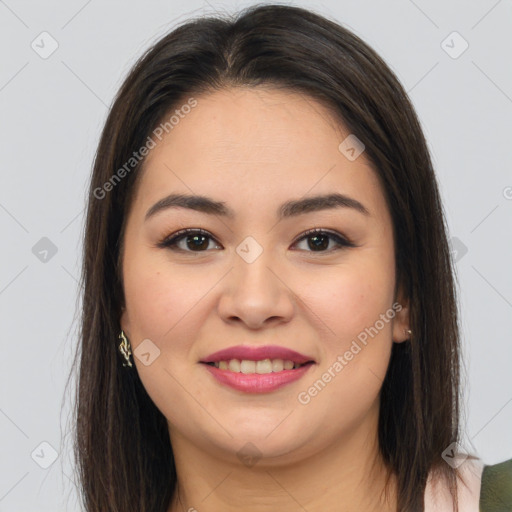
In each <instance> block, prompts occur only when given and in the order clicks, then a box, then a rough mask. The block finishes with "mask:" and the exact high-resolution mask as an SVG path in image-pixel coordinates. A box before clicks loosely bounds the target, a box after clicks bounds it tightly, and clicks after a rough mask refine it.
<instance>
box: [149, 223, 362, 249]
mask: <svg viewBox="0 0 512 512" xmlns="http://www.w3.org/2000/svg"><path fill="white" fill-rule="evenodd" d="M190 235H204V236H207V237H208V238H211V239H212V240H214V241H216V240H215V238H214V237H213V236H212V235H211V234H210V233H208V231H205V230H204V229H199V228H187V229H182V230H180V231H177V232H176V233H174V234H172V235H170V236H168V237H166V238H164V239H163V240H162V241H160V242H159V243H158V244H157V247H159V248H161V249H165V248H166V249H171V250H172V251H181V252H189V253H201V252H207V250H204V251H190V250H185V249H180V248H178V247H176V244H177V242H179V241H180V240H181V239H184V238H186V237H187V236H190ZM313 235H327V236H329V237H330V238H331V239H332V240H334V241H335V242H336V243H337V244H338V247H336V248H334V249H327V250H325V251H306V252H312V253H316V252H320V253H331V252H333V251H337V250H339V249H342V248H347V247H357V246H356V245H355V244H354V243H353V242H352V241H351V240H349V239H348V238H346V237H343V236H341V235H340V234H339V233H336V232H335V231H330V230H326V229H321V228H313V229H309V230H307V231H305V232H304V233H302V234H301V235H300V237H299V238H297V239H296V240H295V241H294V242H293V245H295V244H297V243H299V242H301V241H302V240H304V239H307V238H308V237H311V236H313ZM217 243H218V242H217ZM218 245H220V244H218Z"/></svg>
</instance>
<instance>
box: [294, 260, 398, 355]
mask: <svg viewBox="0 0 512 512" xmlns="http://www.w3.org/2000/svg"><path fill="white" fill-rule="evenodd" d="M394 284H395V279H394V271H393V267H392V266H390V265H383V262H382V260H381V261H379V260H378V259H375V258H373V259H369V258H366V259H363V258H360V259H359V262H358V263H357V264H351V263H350V264H349V263H348V264H347V265H346V266H345V265H343V266H342V265H339V266H335V267H332V269H331V271H329V272H324V273H322V274H319V275H318V278H313V279H310V280H308V283H307V284H305V285H303V287H302V288H303V294H301V297H302V299H303V300H304V303H305V304H306V305H307V306H308V307H309V308H310V309H311V311H312V312H313V313H314V314H315V315H316V316H317V318H318V321H319V322H320V325H323V327H322V331H324V332H325V333H326V335H327V337H328V338H330V337H333V338H336V339H335V342H336V343H337V345H338V346H339V344H340V342H343V340H347V339H348V337H355V336H357V335H358V334H359V333H360V332H361V331H363V330H364V329H365V328H367V327H370V326H371V325H373V324H375V322H376V321H377V320H378V319H379V318H380V315H381V314H385V313H386V311H387V310H388V309H389V308H390V307H391V305H392V301H393V293H394ZM379 325H380V324H379ZM387 329H389V330H390V327H389V326H388V324H386V327H385V329H383V331H385V330H387Z"/></svg>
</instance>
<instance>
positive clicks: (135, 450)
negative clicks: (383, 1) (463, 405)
mask: <svg viewBox="0 0 512 512" xmlns="http://www.w3.org/2000/svg"><path fill="white" fill-rule="evenodd" d="M257 85H269V86H275V87H280V88H284V89H287V90H290V91H295V92H298V93H301V94H304V95H307V96H308V97H311V98H313V99H316V100H318V101H320V102H322V103H323V104H324V105H326V106H327V107H328V108H329V109H330V110H331V111H332V112H333V113H334V114H335V115H336V116H337V118H338V119H339V120H340V121H341V122H342V123H343V124H344V125H345V127H347V128H348V129H349V130H350V133H353V134H355V135H356V136H357V137H358V138H359V139H360V140H361V141H363V142H364V144H365V155H366V157H367V158H369V159H370V161H371V162H372V163H373V165H374V167H375V169H376V172H377V173H378V176H379V179H380V182H381V184H382V188H383V191H384V193H385V197H386V200H387V203H388V207H389V210H390V212H391V216H392V221H393V229H394V235H395V254H396V271H397V283H396V286H397V289H398V286H399V284H400V285H401V286H402V287H403V290H404V291H405V295H406V296H407V297H408V299H409V305H410V315H411V316H410V326H411V329H412V332H413V336H412V340H411V341H409V342H405V343H399V344H398V343H394V344H393V349H392V355H391V361H390V364H389V368H388V371H387V375H386V378H385V380H384V383H383V386H382V390H381V406H380V418H379V434H378V435H379V444H380V450H381V453H382V455H383V458H384V460H385V462H386V463H387V465H388V467H389V469H390V472H393V473H394V474H396V475H397V481H398V509H399V510H401V511H410V512H418V511H423V509H424V505H423V493H424V489H425V485H426V479H427V475H428V474H429V471H436V472H438V473H439V474H440V475H442V476H443V477H445V478H446V479H447V482H448V484H449V485H450V488H451V490H452V495H453V498H454V502H455V507H456V505H457V504H456V502H457V500H456V494H455V492H454V491H455V489H456V481H457V474H458V471H457V470H456V469H454V468H452V467H451V466H450V465H448V464H447V463H446V462H445V461H444V460H443V458H442V452H443V450H445V449H446V448H447V447H448V446H449V445H450V444H451V443H453V442H458V441H459V436H460V432H459V429H460V427H459V402H460V397H459V394H460V382H459V379H460V361H459V357H460V355H459V351H460V348H459V326H458V312H457V304H456V296H455V279H454V270H453V266H452V265H453V264H452V261H451V258H450V251H449V245H448V241H447V228H446V224H445V220H444V214H443V209H442V205H441V201H440V194H439V191H438V187H437V183H436V179H435V175H434V171H433V168H432V163H431V159H430V155H429V151H428V149H427V144H426V142H425V138H424V135H423V133H422V130H421V127H420V124H419V121H418V119H417V116H416V113H415V111H414V108H413V106H412V105H411V103H410V100H409V99H408V97H407V94H406V92H405V91H404V89H403V87H402V86H401V84H400V83H399V81H398V79H397V78H396V76H395V75H394V74H393V72H392V71H391V70H390V68H389V67H388V66H387V65H386V64H385V62H384V61H383V60H382V59H381V58H380V57H379V56H378V55H377V54H376V53H375V52H374V51H373V50H372V49H371V48H370V47H369V46H368V45H367V44H366V43H364V42H363V41H362V40H361V39H360V38H358V37H357V36H355V35H354V34H353V33H351V32H350V31H349V30H347V29H346V28H344V27H342V26H340V25H339V24H338V23H336V22H335V21H331V20H329V19H327V18H325V17H322V16H320V15H318V14H315V13H313V12H311V11H308V10H305V9H303V8H299V7H290V6H283V5H260V6H253V7H251V8H248V9H246V10H244V11H242V12H241V13H239V14H238V15H237V16H234V17H232V18H230V17H220V16H210V17H205V18H198V19H194V20H190V21H189V22H187V23H186V24H183V25H181V26H180V27H178V28H176V29H175V30H173V31H172V32H170V33H169V34H167V35H166V36H165V37H163V38H162V39H160V40H159V41H158V42H157V43H156V44H154V45H153V46H152V47H151V48H150V49H149V50H148V51H147V52H146V53H145V54H144V55H143V56H142V57H141V58H140V59H139V60H138V62H137V63H136V64H135V66H134V67H133V69H132V70H131V72H130V73H129V75H128V77H127V78H126V79H125V81H124V83H123V85H122V87H121V89H120V91H119V92H118V94H117V96H116V98H115V101H114V103H113V105H112V107H111V110H110V113H109V116H108V119H107V121H106V124H105V127H104V129H103V132H102V136H101V140H100V143H99V147H98V150H97V154H96V157H95V162H94V169H93V172H92V177H91V183H90V189H89V198H88V208H87V216H86V226H85V241H84V252H83V270H82V276H81V279H82V288H83V296H82V299H83V300H82V318H81V325H80V344H79V346H78V350H77V353H76V359H75V365H76V364H77V361H78V362H79V368H78V369H79V379H78V385H77V396H76V410H75V414H76V437H75V454H76V459H77V462H78V463H77V467H78V476H79V480H80V484H81V492H82V499H83V502H84V504H85V507H86V510H87V511H88V512H93V511H94V512H105V511H107V510H109V511H116V512H133V511H134V510H137V511H139V512H165V511H166V510H167V508H168V506H169V504H170V500H171V498H172V495H173V493H174V490H175V488H176V472H175V465H174V458H173V452H172V447H171V445H170V440H169V433H168V426H167V422H166V419H165V417H164V416H163V415H162V413H161V412H160V411H159V410H158V409H157V407H156V406H155V405H154V403H153V402H152V400H151V399H150V397H149V396H148V394H147V393H146V391H145V389H144V387H143V385H142V383H141V381H140V379H139V377H138V374H137V372H136V370H135V369H131V370H130V371H127V369H126V368H124V367H122V365H121V360H120V357H121V356H120V354H119V352H118V349H117V346H118V343H119V340H118V334H119V332H120V324H119V319H120V315H121V308H122V306H123V305H124V293H123V284H122V276H121V272H120V259H121V249H122V241H123V233H124V227H125V224H124V223H125V219H126V217H127V212H128V209H129V207H130V204H131V200H132V198H133V195H134V191H135V185H136V183H137V176H138V175H139V174H140V172H139V171H140V167H141V164H142V163H143V160H141V162H138V163H137V164H136V165H133V168H129V167H127V166H126V163H127V162H128V161H130V158H131V157H132V156H133V152H134V151H137V150H138V149H139V148H141V147H142V146H143V145H144V144H145V143H146V141H147V138H148V136H149V135H150V134H151V133H152V132H153V130H154V129H155V127H157V126H158V124H159V123H160V122H161V120H162V119H164V118H165V116H168V115H169V112H171V111H172V110H173V109H175V108H176V107H177V106H178V105H179V104H180V103H181V102H184V101H186V99H187V98H189V97H190V96H191V95H193V96H199V95H200V94H201V93H202V92H211V91H215V90H219V89H222V88H225V87H228V86H235V87H236V86H245V87H251V86H253V87H254V86H257ZM132 163H133V162H132ZM123 166H124V169H125V171H126V172H124V173H117V171H118V170H119V169H121V168H123ZM116 173H117V174H116ZM114 174H116V176H117V178H119V177H120V174H121V175H122V179H117V178H116V179H115V180H114V179H113V177H114ZM107 182H108V183H110V185H109V186H106V184H107Z"/></svg>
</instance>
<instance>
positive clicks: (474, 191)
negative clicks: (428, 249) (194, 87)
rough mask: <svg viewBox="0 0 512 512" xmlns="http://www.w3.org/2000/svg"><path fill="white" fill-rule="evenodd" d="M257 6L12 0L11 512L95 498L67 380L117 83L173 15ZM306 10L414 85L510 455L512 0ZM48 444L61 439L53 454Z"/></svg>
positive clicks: (7, 383) (4, 461)
mask: <svg viewBox="0 0 512 512" xmlns="http://www.w3.org/2000/svg"><path fill="white" fill-rule="evenodd" d="M248 4H249V3H247V2H223V3H221V2H214V1H213V0H212V1H211V2H209V3H204V2H199V1H194V0H187V1H186V2H185V1H181V2H180V1H176V0H171V1H167V2H164V1H157V0H152V1H148V2H141V1H140V2H135V1H131V2H114V1H103V2H101V1H99V0H89V1H84V0H73V1H68V2H56V1H46V2H36V1H21V0H6V1H0V52H1V53H0V55H1V58H0V62H1V67H0V112H1V118H0V119H1V122H0V144H1V147H0V149H1V152H0V155H1V160H0V170H1V171H0V172H1V177H2V181H1V183H2V186H1V187H0V228H1V233H2V240H3V242H2V247H3V249H2V251H1V253H0V254H1V265H0V314H1V318H0V321H1V325H0V329H1V332H2V339H1V355H2V357H0V376H1V377H0V378H1V386H0V390H1V395H0V434H1V435H0V446H1V457H0V512H11V511H16V512H24V511H52V512H55V511H62V510H67V511H75V510H79V507H78V505H77V494H76V489H75V487H74V484H73V470H72V461H73V457H72V455H71V437H70V435H69V427H70V425H69V419H68V417H69V411H70V403H71V397H72V386H73V381H72V382H71V385H70V387H69V388H68V389H67V391H66V388H65V384H66V378H67V375H68V373H69V368H70V363H71V355H72V353H73V349H74V347H75V345H76V317H75V314H76V306H77V304H78V302H77V299H76V297H77V292H78V290H77V278H78V276H79V272H80V249H81V240H82V235H83V231H82V229H83V228H82V224H83V211H84V210H83V209H84V204H85V203H84V198H85V185H86V183H87V181H88V179H89V173H90V169H91V162H92V159H93V155H94V152H95V149H96V144H97V142H98V138H99V133H100V129H101V127H102V124H103V122H104V120H105V118H106V114H107V110H108V106H109V105H110V103H111V101H112V98H113V95H114V94H115V92H116V90H117V89H118V87H119V86H120V84H121V81H122V79H123V77H124V76H125V75H126V73H127V72H128V70H129V68H130V66H131V65H132V64H133V62H134V60H135V59H136V58H137V57H138V56H139V55H140V54H141V53H142V52H143V51H144V50H145V49H146V48H147V47H148V46H149V45H150V44H151V43H152V42H154V41H155V40H156V39H158V38H159V37H161V36H162V35H163V34H165V33H166V32H167V31H168V30H170V29H171V28H172V27H174V26H176V25H177V24H179V23H181V22H182V21H184V20H185V19H186V18H187V17H189V16H191V15H198V14H207V13H212V12H214V11H229V12H231V11H233V10H235V9H238V8H240V7H243V6H246V5H248ZM296 5H301V6H305V7H310V8H313V9H314V10H316V11H318V12H320V13H322V14H325V15H327V16H330V17H333V18H335V19H337V20H338V21H339V22H341V23H342V24H344V25H345V26H347V27H349V28H351V29H352V30H353V31H354V32H355V33H356V34H357V35H359V36H360V37H362V38H363V39H364V40H365V41H366V42H368V43H369V44H370V45H371V46H372V47H373V48H374V49H375V50H376V51H377V52H379V53H380V55H381V56H382V57H383V58H384V59H385V60H386V61H387V62H388V64H389V65H390V66H391V68H392V69H393V70H394V71H395V73H396V74H397V76H398V77H399V79H400V80H401V81H402V83H403V84H404V86H405V88H406V90H407V91H408V92H409V93H410V96H411V99H412V101H413V103H414V105H415V107H416V109H417V112H418V115H419V117H420V120H421V122H422V124H423V127H424V130H425V134H426V136H427V139H428V142H429V146H430V149H431V152H432V156H433V160H434V164H435V168H436V172H437V174H438V178H439V183H440V188H441V192H442V195H443V200H444V204H445V208H446V212H447V216H448V223H449V229H450V236H451V237H454V238H453V248H454V251H456V254H455V253H454V255H455V256H456V258H457V260H458V262H457V269H458V278H459V283H460V307H461V311H462V315H461V322H462V327H463V336H464V351H465V360H466V367H467V373H466V374H465V384H464V388H465V390H466V391H465V394H466V399H465V406H464V409H465V411H466V417H467V424H466V428H465V431H466V436H467V442H466V445H465V448H466V449H469V450H472V451H476V452H477V454H478V455H479V456H481V457H482V458H483V459H484V461H485V462H486V463H496V462H499V461H501V460H504V459H507V458H511V457H512V436H511V435H510V432H512V372H511V371H510V370H511V364H512V343H511V341H512V339H511V334H510V333H511V331H512V314H511V313H512V272H511V271H510V264H511V262H512V241H511V236H510V235H511V233H512V230H511V224H512V222H511V219H512V172H511V161H512V150H511V140H512V139H511V133H512V70H511V65H510V63H511V55H512V3H511V1H510V0H508V1H507V0H501V1H496V0H485V1H484V0H478V1H472V2H467V1H451V2H446V1H441V0H436V1H430V2H427V1H425V0H423V1H420V0H417V1H415V2H412V1H407V0H394V1H387V2H379V1H377V0H373V1H355V0H354V1H346V0H341V1H337V2H335V1H334V0H331V1H325V2H296ZM43 31H46V32H48V33H49V34H50V35H51V38H53V39H54V40H55V41H56V42H57V44H58V48H57V49H56V51H55V52H54V53H53V54H52V55H50V56H48V57H47V58H46V59H43V58H42V57H41V56H40V55H41V52H43V51H46V52H47V51H49V50H50V49H51V44H52V40H51V39H50V38H49V36H39V35H40V34H41V32H43ZM453 31H457V32H458V33H459V34H460V35H461V36H462V38H463V40H465V41H467V43H468V44H469V47H468V48H467V50H466V51H464V52H463V53H462V54H460V55H458V54H459V53H460V52H461V50H462V49H463V48H464V46H463V45H464V41H463V40H462V39H457V36H455V37H454V36H450V37H449V38H448V39H446V38H447V37H448V36H449V35H450V34H451V33H452V32H453ZM33 41H34V43H33ZM443 41H445V43H442V42H443ZM32 43H33V44H34V45H38V46H36V48H37V50H38V52H39V53H38V52H36V51H35V50H34V49H33V48H32V47H31V44H32ZM449 53H451V54H452V56H450V55H449ZM454 56H456V57H457V58H453V57H454ZM44 237H46V238H45V239H43V240H41V239H42V238H44ZM47 239H48V240H47ZM49 241H51V242H49ZM45 250H47V251H48V252H47V253H45V252H44V251H45ZM55 250H56V252H55ZM113 341H114V340H113ZM41 443H49V445H51V447H53V449H54V450H55V451H56V454H54V457H55V455H57V458H56V460H55V461H54V462H53V457H52V449H51V448H50V447H49V446H48V445H46V444H43V445H41ZM52 462H53V463H52ZM45 465H49V466H48V467H47V468H46V469H45V468H44V467H41V466H45Z"/></svg>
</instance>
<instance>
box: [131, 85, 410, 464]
mask: <svg viewBox="0 0 512 512" xmlns="http://www.w3.org/2000/svg"><path fill="white" fill-rule="evenodd" d="M195 99H196V101H197V105H196V106H194V107H193V108H190V109H187V108H184V109H182V110H181V111H180V112H181V115H180V116H179V122H177V123H176V124H174V126H173V128H172V129H169V128H168V130H167V131H168V133H166V132H165V130H164V131H163V136H162V135H161V133H160V132H162V130H160V131H159V132H157V133H158V134H159V135H160V138H161V141H160V140H158V138H157V137H155V136H154V135H153V139H154V140H155V142H156V143H157V144H156V147H154V148H153V149H151V150H150V152H149V154H148V156H147V159H146V161H145V167H144V171H143V176H142V179H141V182H140V183H139V187H138V189H137V193H136V195H135V198H134V202H133V203H132V206H131V210H130V214H129V217H128V221H127V226H126V232H125V239H124V253H123V279H124V290H125V298H126V309H125V310H124V312H123V316H122V319H121V326H122V328H123V329H124V331H125V332H126V334H127V336H128V338H129V340H130V343H131V347H132V352H134V361H135V366H136V369H135V368H133V369H132V371H135V370H136V371H137V372H138V373H139V375H140V378H141V380H142V382H143V384H144V386H145V388H146V390H147V392H148V394H149V396H150V397H151V398H152V400H153V401H154V403H155V404H156V406H157V407H158V408H159V409H160V411H161V412H162V413H163V414H164V415H165V417H166V418H167V420H168V424H169V430H170V436H171V441H172V442H173V446H175V447H176V446H177V445H178V444H179V443H182V442H188V443H190V444H193V445H195V446H196V447H198V448H199V449H201V450H203V451H205V452H208V453H211V454H212V455H215V456H216V457H223V458H225V460H232V461H236V460H237V457H238V459H240V460H242V456H244V455H247V456H250V455H251V454H252V455H254V456H257V457H263V459H262V462H263V461H265V460H267V459H265V457H269V459H268V460H269V463H270V458H271V457H273V458H274V459H272V463H277V462H279V461H281V462H283V461H292V460H298V459H300V458H304V457H306V456H309V455H311V454H313V453H316V452H319V451H321V450H325V449H327V448H329V447H331V446H333V445H334V444H335V443H337V442H339V441H340V440H343V439H348V438H349V436H351V435H352V434H353V433H354V432H356V431H359V432H362V431H365V432H366V433H370V434H371V435H375V434H376V428H377V418H378V408H379V391H380V389H381V386H382V382H383V379H384V376H385V374H386V369H387V367H388V363H389V358H390V351H391V348H392V343H393V341H395V342H401V341H403V340H405V339H406V338H407V336H406V335H405V334H404V329H405V328H408V318H407V317H408V312H407V308H406V307H405V303H403V302H402V301H401V297H395V295H394V290H395V254H394V245H393V231H392V223H391V218H390V214H389V211H388V209H387V206H386V202H385V198H384V195H383V191H382V189H381V186H380V184H379V181H378V179H377V176H376V174H375V172H374V171H373V169H372V167H371V166H370V164H369V162H368V160H367V159H366V157H365V153H364V151H363V152H362V153H361V154H360V155H359V156H358V153H359V151H360V150H361V149H362V147H361V146H360V145H357V141H356V142H354V140H353V139H352V138H349V139H348V140H346V141H345V139H346V138H347V137H348V136H349V135H350V133H349V132H348V131H346V129H344V128H343V127H342V126H340V125H339V123H336V122H335V120H334V119H333V118H332V117H331V116H330V114H329V112H328V111H327V110H326V109H325V108H324V107H323V106H322V105H321V104H319V103H318V102H316V101H315V100H313V99H311V98H309V97H304V96H302V95H299V94H297V93H292V92H283V91H277V90H275V89H268V88H267V89H263V88H241V89H227V90H222V91H219V92H215V93H213V94H210V95H202V96H197V97H196V98H195ZM186 100H187V98H186V99H185V100H184V102H183V103H184V104H185V103H186ZM178 109H179V107H178ZM185 111H186V112H187V113H186V114H185V113H184V112H185ZM177 119H178V118H177ZM168 126H169V125H168ZM343 141H345V142H343ZM363 142H364V141H363ZM341 143H343V144H341ZM340 144H341V146H340ZM350 148H353V150H351V149H350ZM332 194H338V196H335V197H334V196H333V197H332V198H331V199H328V200H325V201H324V200H321V199H315V200H314V201H312V198H321V197H324V198H325V197H326V196H329V195H332ZM170 195H183V196H201V197H202V198H208V200H209V201H212V202H214V203H215V204H214V205H213V206H212V205H209V206H208V204H207V203H204V202H203V203H200V202H199V201H195V202H194V201H192V200H191V201H189V202H188V203H187V204H188V207H186V205H185V204H183V202H182V203H181V206H176V204H175V203H173V204H174V205H171V203H172V201H168V202H167V206H165V204H160V206H161V207H160V208H154V209H153V210H152V212H151V209H152V207H153V206H154V205H155V204H157V203H158V202H159V201H162V199H164V198H166V197H167V196H170ZM342 196H346V197H345V199H343V197H342ZM292 203H293V204H292ZM224 211H227V212H228V213H225V212H224ZM148 212H150V213H148ZM187 228H188V229H193V230H203V232H201V233H197V232H192V233H188V234H187V233H186V234H185V235H184V236H181V237H180V238H178V239H177V240H175V243H174V245H168V246H164V245H163V244H162V242H163V241H165V240H166V239H169V238H170V237H171V235H173V234H174V233H176V232H178V231H179V230H183V229H187ZM311 229H318V230H320V231H322V232H320V233H313V234H311V233H310V234H309V235H306V236H304V233H305V232H306V231H308V230H311ZM325 232H328V233H325ZM337 237H339V239H338V238H337ZM343 240H347V242H350V244H351V245H344V242H343ZM397 302H398V303H399V304H397ZM401 307H402V309H401V311H399V310H400V308H401ZM240 346H242V351H241V352H240V351H239V352H232V353H231V354H229V353H228V354H224V355H221V356H219V357H215V356H214V357H211V355H212V354H214V353H215V352H218V351H221V350H225V349H231V348H233V347H238V348H240ZM269 346H272V347H274V348H273V349H268V347H269ZM276 347H277V348H276ZM258 348H259V349H262V350H260V351H259V352H257V351H256V352H254V351H253V352H251V351H250V349H258ZM267 349H268V350H267ZM244 350H245V352H244ZM272 350H273V351H272ZM287 350H288V351H294V352H295V353H299V354H301V355H302V356H304V358H303V359H300V358H299V356H297V355H296V354H292V353H291V352H286V351H287ZM231 359H237V360H243V361H242V362H241V363H240V364H237V363H236V362H231V363H229V361H230V360H231ZM219 360H220V361H226V362H225V363H222V362H219ZM286 360H290V361H292V363H303V362H305V361H310V363H308V364H305V365H304V366H301V367H300V368H295V369H286V368H288V367H289V366H288V365H290V363H288V362H285V361H286ZM215 361H217V363H218V366H219V368H216V367H214V366H212V365H211V364H210V365H209V364H206V363H207V362H210V363H212V362H215ZM258 361H259V363H258ZM226 365H227V366H228V368H227V369H226ZM240 369H241V372H240ZM271 370H275V371H271ZM255 372H257V373H255ZM268 372H271V373H268ZM248 443H252V444H248Z"/></svg>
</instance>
